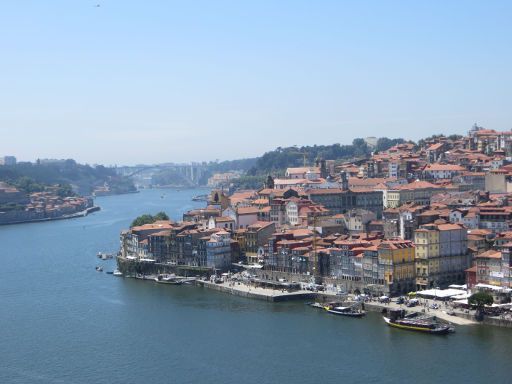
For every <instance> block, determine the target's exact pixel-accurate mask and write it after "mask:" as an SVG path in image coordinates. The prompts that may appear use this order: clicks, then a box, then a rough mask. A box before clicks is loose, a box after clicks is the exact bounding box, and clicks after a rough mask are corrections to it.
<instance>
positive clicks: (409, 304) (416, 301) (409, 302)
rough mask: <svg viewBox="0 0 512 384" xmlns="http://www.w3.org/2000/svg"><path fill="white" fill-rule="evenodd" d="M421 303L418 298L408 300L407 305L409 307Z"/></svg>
mask: <svg viewBox="0 0 512 384" xmlns="http://www.w3.org/2000/svg"><path fill="white" fill-rule="evenodd" d="M419 303H420V301H419V300H418V299H411V300H409V301H408V302H407V304H406V306H408V307H415V306H417V305H418V304H419Z"/></svg>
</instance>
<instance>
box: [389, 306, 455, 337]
mask: <svg viewBox="0 0 512 384" xmlns="http://www.w3.org/2000/svg"><path fill="white" fill-rule="evenodd" d="M383 318H384V321H385V322H386V324H387V325H389V326H390V327H394V328H399V329H406V330H409V331H417V332H423V333H431V334H434V335H446V334H448V333H451V332H454V331H455V329H454V328H453V327H452V326H450V325H447V324H441V323H438V322H437V321H436V320H435V319H434V318H432V317H421V316H414V317H407V316H405V311H404V310H391V311H390V312H389V317H386V316H383Z"/></svg>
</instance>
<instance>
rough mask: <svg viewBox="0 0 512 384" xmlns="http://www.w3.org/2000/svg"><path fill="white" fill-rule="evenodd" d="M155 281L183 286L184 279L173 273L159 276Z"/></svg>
mask: <svg viewBox="0 0 512 384" xmlns="http://www.w3.org/2000/svg"><path fill="white" fill-rule="evenodd" d="M155 281H156V282H157V283H159V284H174V285H180V284H183V279H182V278H180V277H178V276H176V275H175V274H174V273H171V274H170V275H167V274H164V275H158V276H157V277H155Z"/></svg>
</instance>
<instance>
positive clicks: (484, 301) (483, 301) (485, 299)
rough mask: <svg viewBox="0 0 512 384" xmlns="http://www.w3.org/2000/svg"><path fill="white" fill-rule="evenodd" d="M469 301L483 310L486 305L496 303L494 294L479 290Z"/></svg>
mask: <svg viewBox="0 0 512 384" xmlns="http://www.w3.org/2000/svg"><path fill="white" fill-rule="evenodd" d="M468 303H469V304H470V305H475V306H476V307H477V308H478V309H480V310H481V309H482V308H483V307H484V306H485V305H492V304H493V303H494V299H493V298H492V295H490V294H488V293H487V292H477V293H474V294H472V295H471V296H470V297H469V299H468Z"/></svg>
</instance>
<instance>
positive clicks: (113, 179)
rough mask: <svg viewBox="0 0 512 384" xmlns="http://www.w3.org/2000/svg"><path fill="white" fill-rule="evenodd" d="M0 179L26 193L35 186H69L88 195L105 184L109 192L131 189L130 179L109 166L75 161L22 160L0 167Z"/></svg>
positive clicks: (128, 190) (131, 190) (133, 188)
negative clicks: (33, 161)
mask: <svg viewBox="0 0 512 384" xmlns="http://www.w3.org/2000/svg"><path fill="white" fill-rule="evenodd" d="M0 181H5V182H7V183H9V184H12V185H16V186H18V187H20V188H21V189H23V190H26V191H27V192H31V189H37V188H38V185H39V186H40V185H43V184H44V185H54V184H61V185H70V186H71V187H72V188H73V190H74V191H75V192H77V193H79V194H81V195H90V194H91V193H92V192H93V190H94V189H95V188H96V187H101V186H103V185H105V183H106V184H108V185H109V187H110V191H111V193H113V194H116V193H127V192H133V191H135V186H134V184H133V182H132V181H131V179H129V178H127V177H124V176H119V175H117V174H116V172H115V170H114V169H113V168H107V167H104V166H102V165H97V166H90V165H84V164H78V163H77V162H76V161H75V160H72V159H68V160H59V161H52V162H46V163H45V162H39V161H38V162H36V163H28V162H22V163H18V164H16V165H11V166H0Z"/></svg>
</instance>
